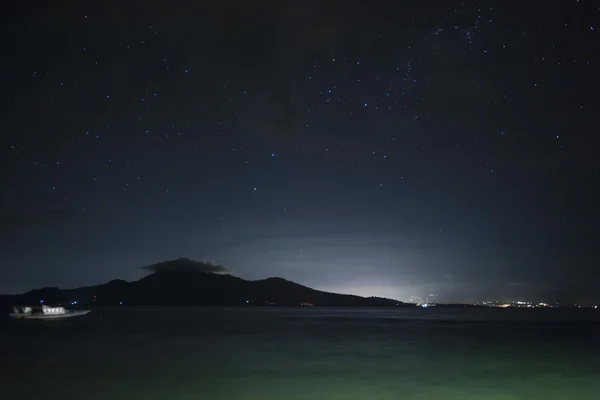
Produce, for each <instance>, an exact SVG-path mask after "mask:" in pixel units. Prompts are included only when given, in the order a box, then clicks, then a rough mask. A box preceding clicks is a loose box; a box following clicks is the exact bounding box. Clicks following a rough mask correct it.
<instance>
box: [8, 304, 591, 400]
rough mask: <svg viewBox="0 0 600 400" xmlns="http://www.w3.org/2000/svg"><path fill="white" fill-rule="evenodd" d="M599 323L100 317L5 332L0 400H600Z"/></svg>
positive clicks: (128, 312)
mask: <svg viewBox="0 0 600 400" xmlns="http://www.w3.org/2000/svg"><path fill="white" fill-rule="evenodd" d="M599 334H600V310H516V309H513V310H510V309H509V310H505V309H476V310H466V309H454V310H451V309H439V308H438V309H436V308H429V309H420V308H414V309H412V308H411V309H392V310H380V309H379V310H355V309H319V308H313V309H278V308H239V309H230V308H196V309H177V310H174V309H127V308H117V309H104V310H102V309H99V310H95V311H93V312H92V313H91V314H90V315H88V316H86V317H83V318H81V319H79V320H72V321H52V322H41V321H11V320H5V319H2V320H0V339H1V340H0V369H1V371H0V399H3V400H4V399H6V400H18V399H44V400H51V399H60V400H69V399H77V400H83V399H85V400H92V399H107V400H120V399H127V400H131V399H144V400H151V399H169V400H179V399H190V400H191V399H194V400H197V399H231V400H234V399H248V400H250V399H257V400H258V399H260V400H269V399H278V400H283V399H285V400H291V399H310V400H318V399H344V400H351V399H365V400H366V399H373V400H382V399H403V400H413V399H415V400H416V399H421V400H424V399H427V400H444V399H456V400H459V399H460V400H470V399H473V400H475V399H478V400H479V399H482V400H483V399H486V400H492V399H493V400H509V399H511V400H516V399H527V400H533V399H540V400H551V399H561V400H570V399H577V400H586V399H594V400H598V399H600V358H599V356H600V336H599Z"/></svg>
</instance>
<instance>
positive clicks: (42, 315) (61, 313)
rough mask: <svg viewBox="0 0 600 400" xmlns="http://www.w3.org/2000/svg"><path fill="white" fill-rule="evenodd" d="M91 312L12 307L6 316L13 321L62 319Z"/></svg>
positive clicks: (58, 308)
mask: <svg viewBox="0 0 600 400" xmlns="http://www.w3.org/2000/svg"><path fill="white" fill-rule="evenodd" d="M90 311H92V310H67V309H65V308H64V307H48V306H46V305H42V306H41V307H20V306H19V307H13V312H12V313H10V314H8V316H9V317H10V318H13V319H63V318H74V317H81V316H82V315H86V314H89V313H90Z"/></svg>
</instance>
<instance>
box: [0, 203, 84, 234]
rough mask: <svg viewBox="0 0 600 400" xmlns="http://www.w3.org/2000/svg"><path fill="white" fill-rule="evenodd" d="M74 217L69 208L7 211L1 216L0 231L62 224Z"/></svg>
mask: <svg viewBox="0 0 600 400" xmlns="http://www.w3.org/2000/svg"><path fill="white" fill-rule="evenodd" d="M71 218H73V213H71V212H70V211H67V210H62V209H57V208H49V209H46V210H43V211H42V212H41V213H40V212H31V213H7V214H5V215H2V216H0V231H13V230H18V229H25V228H31V227H39V226H53V225H56V224H62V223H64V222H66V221H68V220H70V219H71Z"/></svg>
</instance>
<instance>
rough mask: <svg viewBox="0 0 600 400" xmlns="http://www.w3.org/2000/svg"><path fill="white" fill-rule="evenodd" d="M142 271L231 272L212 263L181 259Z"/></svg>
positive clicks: (144, 268) (147, 267)
mask: <svg viewBox="0 0 600 400" xmlns="http://www.w3.org/2000/svg"><path fill="white" fill-rule="evenodd" d="M141 269H142V270H145V271H150V272H180V271H186V272H189V271H195V272H205V273H212V274H219V273H221V274H223V273H227V272H229V271H228V270H227V268H225V267H224V266H222V265H219V264H217V263H214V262H212V261H194V260H190V259H189V258H185V257H180V258H178V259H176V260H170V261H163V262H160V263H158V264H152V265H148V266H146V267H142V268H141Z"/></svg>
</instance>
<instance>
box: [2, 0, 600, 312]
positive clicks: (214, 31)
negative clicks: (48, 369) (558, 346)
mask: <svg viewBox="0 0 600 400" xmlns="http://www.w3.org/2000/svg"><path fill="white" fill-rule="evenodd" d="M7 7H8V8H6V9H4V12H3V13H2V15H1V16H0V21H1V25H0V41H1V42H2V49H3V52H2V53H3V56H2V58H1V60H0V65H1V80H0V82H1V87H0V104H2V108H1V109H0V110H1V113H2V115H1V124H2V125H1V131H2V134H1V135H0V154H1V156H0V169H1V170H2V177H1V178H0V179H1V180H0V183H1V185H0V190H2V196H0V293H18V292H23V291H26V290H30V289H33V288H36V287H43V286H59V287H64V288H67V287H76V286H81V285H89V284H98V283H103V282H105V281H108V280H111V279H114V278H122V279H127V280H132V279H138V278H140V277H141V276H143V274H144V271H142V270H140V267H142V266H145V265H148V264H152V263H155V262H159V261H163V260H167V259H174V258H177V257H180V256H182V257H190V258H192V259H197V260H203V259H206V260H215V261H217V262H219V263H221V264H224V265H225V266H227V268H228V269H229V270H230V271H231V272H232V273H233V274H235V275H237V276H240V277H243V278H246V279H259V278H265V277H269V276H281V277H284V278H286V279H289V280H293V281H296V282H298V283H301V284H304V285H308V286H311V287H315V288H319V289H324V290H330V291H335V292H344V293H354V294H359V295H376V296H386V297H393V298H396V299H400V300H408V299H409V298H410V297H411V296H421V295H424V294H427V293H437V294H438V295H439V298H440V300H442V301H477V300H488V299H490V300H502V299H523V300H539V301H557V300H558V301H595V300H600V299H598V297H600V295H599V294H598V291H597V284H596V283H595V282H596V281H595V278H596V277H597V275H598V274H597V273H596V270H597V267H598V262H599V259H600V253H599V251H598V246H597V243H598V240H599V239H600V230H599V226H600V225H599V223H600V216H599V211H598V207H597V205H598V204H600V198H599V197H600V192H599V191H598V189H597V186H598V182H599V180H598V178H599V176H600V173H599V172H598V164H599V161H600V160H599V155H600V153H599V146H598V140H597V138H596V136H597V133H596V134H594V132H597V131H596V129H597V125H598V123H597V118H598V106H599V101H598V84H599V80H598V76H599V72H600V69H598V66H600V40H599V39H600V38H599V36H598V30H600V8H599V5H598V3H597V2H594V1H583V0H581V1H577V0H573V1H567V0H564V1H554V0H549V1H544V2H541V1H504V0H502V1H501V0H497V1H483V0H482V1H479V2H472V1H429V2H425V1H416V0H415V1H413V0H408V1H318V2H313V1H286V2H276V1H263V0H261V1H259V0H256V1H230V0H224V1H219V2H210V3H208V2H189V3H183V2H182V3H177V4H173V3H170V2H136V1H131V2H117V1H114V2H113V1H106V2H91V1H81V2H60V1H56V2H51V4H50V3H48V2H35V1H30V2H13V3H12V4H10V5H9V6H7Z"/></svg>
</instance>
